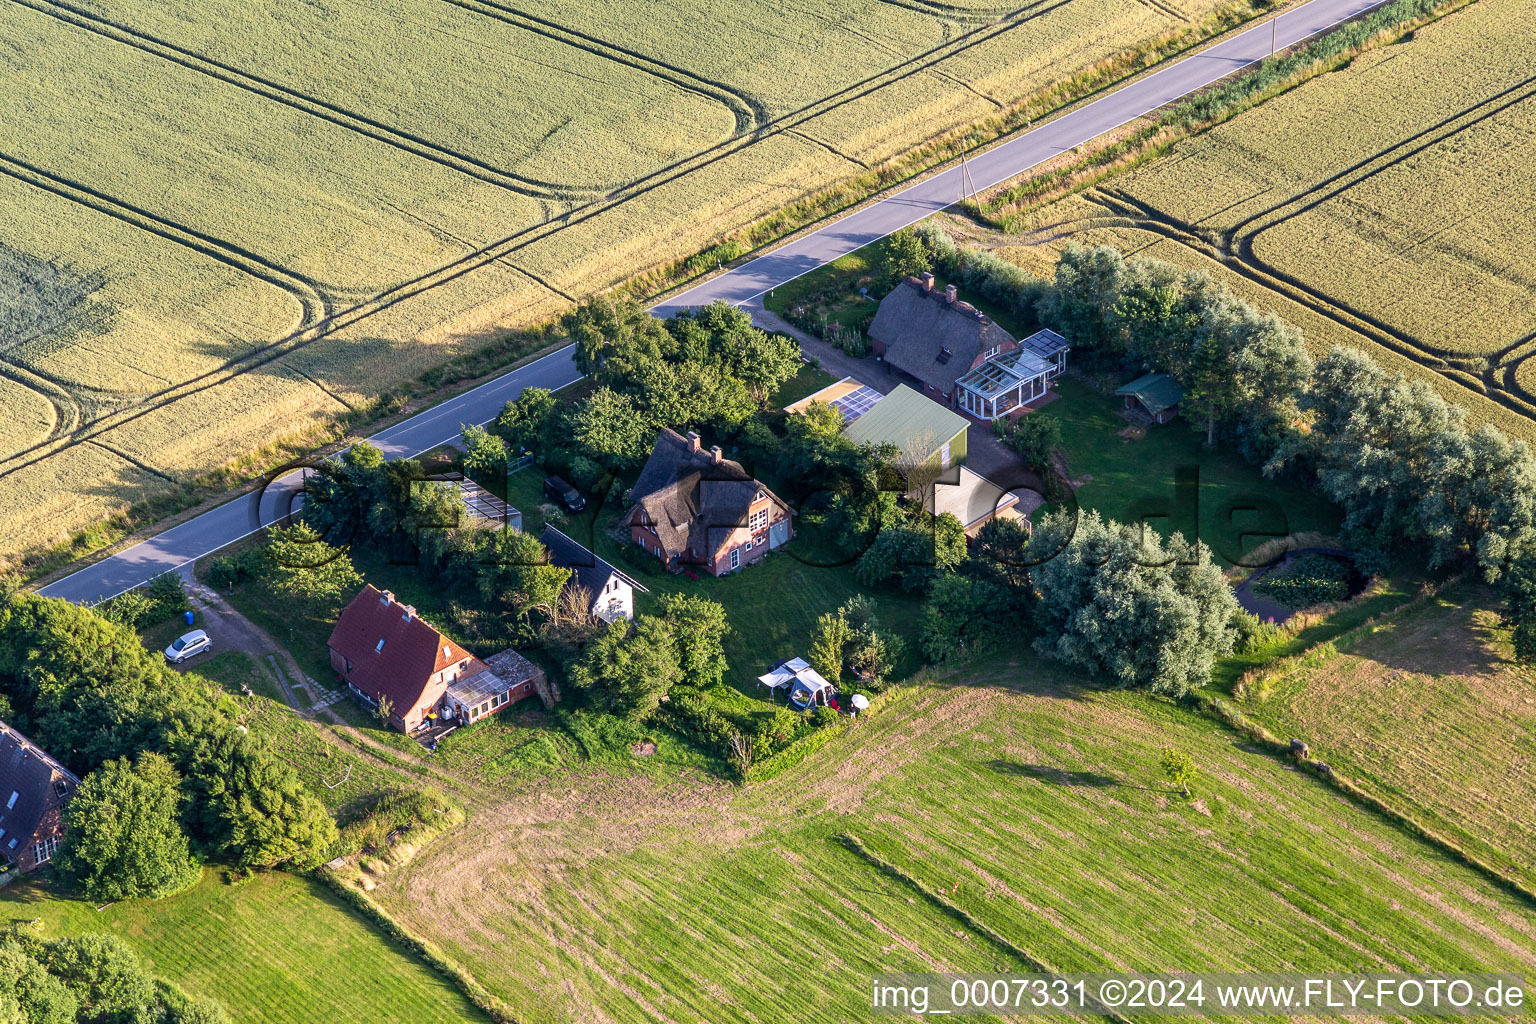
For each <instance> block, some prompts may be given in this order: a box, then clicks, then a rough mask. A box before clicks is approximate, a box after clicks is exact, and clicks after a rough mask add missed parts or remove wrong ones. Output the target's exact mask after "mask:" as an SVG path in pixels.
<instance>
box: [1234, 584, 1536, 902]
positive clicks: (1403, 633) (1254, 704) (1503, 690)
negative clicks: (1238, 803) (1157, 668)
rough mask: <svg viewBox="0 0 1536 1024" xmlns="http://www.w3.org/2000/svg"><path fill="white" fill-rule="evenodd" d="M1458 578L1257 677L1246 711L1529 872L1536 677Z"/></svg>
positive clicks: (1489, 610)
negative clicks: (1515, 659)
mask: <svg viewBox="0 0 1536 1024" xmlns="http://www.w3.org/2000/svg"><path fill="white" fill-rule="evenodd" d="M1497 607H1498V606H1497V602H1496V601H1495V600H1494V599H1493V597H1492V596H1491V595H1489V594H1488V593H1486V592H1484V591H1481V590H1478V589H1476V588H1472V587H1468V586H1459V587H1456V588H1453V589H1449V590H1446V591H1444V592H1443V593H1441V594H1440V595H1439V596H1438V597H1436V598H1433V599H1430V600H1428V601H1425V602H1423V603H1420V604H1417V605H1415V606H1413V607H1411V608H1410V609H1408V610H1406V611H1404V612H1401V613H1399V614H1397V615H1394V616H1391V617H1389V618H1387V619H1385V620H1384V621H1382V622H1380V623H1379V624H1377V625H1375V626H1372V627H1367V628H1366V629H1365V631H1363V632H1356V633H1352V634H1350V636H1349V637H1348V638H1347V639H1346V640H1344V641H1343V642H1341V643H1339V644H1338V645H1337V646H1336V648H1325V649H1323V650H1322V651H1320V652H1319V653H1317V654H1316V655H1313V656H1309V657H1307V658H1305V659H1303V663H1302V664H1299V665H1295V666H1291V667H1288V668H1287V669H1286V670H1284V671H1279V672H1275V673H1273V674H1271V675H1270V676H1269V677H1268V678H1266V679H1264V680H1263V681H1261V682H1258V683H1254V684H1251V685H1250V687H1249V697H1248V699H1247V700H1246V701H1244V702H1242V703H1241V705H1240V706H1241V708H1242V710H1243V712H1244V713H1245V714H1248V715H1250V716H1251V717H1252V718H1253V719H1254V720H1255V721H1258V722H1261V723H1262V724H1264V725H1265V726H1267V727H1268V728H1269V729H1270V730H1271V731H1272V732H1274V733H1276V734H1277V735H1283V736H1285V737H1287V738H1288V737H1292V736H1294V737H1297V738H1300V739H1303V740H1305V741H1306V742H1307V743H1309V744H1310V745H1311V747H1312V756H1314V757H1317V758H1320V759H1322V760H1324V761H1327V762H1328V763H1329V764H1331V765H1333V766H1334V767H1335V768H1336V769H1337V770H1338V771H1339V772H1341V773H1343V774H1344V775H1346V776H1347V777H1349V778H1351V779H1353V780H1355V781H1356V782H1358V783H1360V784H1361V785H1363V786H1365V787H1366V788H1367V789H1369V790H1371V791H1372V792H1374V793H1376V794H1378V795H1380V796H1382V797H1383V798H1384V799H1386V800H1387V801H1388V802H1389V803H1390V804H1392V805H1393V806H1396V807H1398V808H1401V809H1403V810H1405V811H1408V812H1409V813H1410V814H1412V815H1413V816H1414V817H1415V818H1417V819H1419V820H1420V821H1422V822H1424V823H1425V824H1426V825H1428V826H1430V827H1431V828H1433V829H1435V830H1436V831H1438V832H1441V833H1443V834H1446V835H1450V836H1453V837H1455V838H1456V839H1458V840H1459V841H1461V842H1462V843H1465V844H1467V845H1468V846H1469V847H1470V848H1471V849H1473V850H1474V851H1476V852H1477V853H1478V854H1479V855H1481V856H1483V857H1485V858H1486V859H1488V860H1489V861H1490V862H1492V863H1494V864H1496V865H1498V866H1499V867H1500V868H1501V869H1503V870H1507V871H1509V872H1510V873H1511V874H1513V875H1514V876H1516V877H1519V878H1522V879H1524V880H1526V881H1527V882H1529V881H1530V880H1531V879H1532V878H1533V872H1536V869H1533V865H1536V823H1533V821H1532V819H1531V815H1530V813H1529V809H1530V807H1531V806H1532V803H1533V801H1536V677H1533V675H1532V673H1531V671H1530V670H1529V669H1526V668H1522V667H1520V666H1519V665H1516V664H1515V663H1514V662H1513V661H1512V660H1511V658H1510V652H1509V649H1508V643H1507V640H1506V638H1505V635H1504V634H1505V630H1503V629H1502V628H1501V627H1500V625H1499V615H1498V611H1497Z"/></svg>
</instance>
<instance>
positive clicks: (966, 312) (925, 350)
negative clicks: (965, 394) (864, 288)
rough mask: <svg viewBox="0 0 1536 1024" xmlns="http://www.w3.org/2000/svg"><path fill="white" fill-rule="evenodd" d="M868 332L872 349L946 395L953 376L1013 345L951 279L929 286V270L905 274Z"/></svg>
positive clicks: (931, 391) (935, 393)
mask: <svg viewBox="0 0 1536 1024" xmlns="http://www.w3.org/2000/svg"><path fill="white" fill-rule="evenodd" d="M869 338H870V341H871V342H872V343H873V348H874V352H875V354H876V355H878V356H880V357H881V358H883V359H884V360H885V361H886V362H887V363H889V364H890V365H891V366H893V367H895V368H896V369H898V370H900V371H901V372H902V373H905V374H907V375H908V376H910V377H912V378H914V379H915V380H917V381H918V382H919V383H920V384H922V385H923V388H924V393H925V394H927V395H928V396H929V397H938V398H942V399H944V400H946V401H947V400H948V399H949V398H950V396H951V395H952V394H953V393H954V390H955V381H956V380H957V379H958V378H960V377H962V376H964V375H965V374H966V373H967V372H969V371H970V370H971V369H972V368H973V367H975V366H977V365H979V364H981V363H983V362H985V361H986V360H987V359H989V358H991V357H992V356H995V355H997V354H999V353H1000V352H1004V351H1009V350H1012V349H1015V348H1017V347H1018V342H1017V341H1016V340H1015V339H1014V337H1013V335H1011V334H1009V333H1008V332H1007V331H1005V330H1003V329H1002V328H1001V327H999V326H998V325H997V324H996V323H995V322H993V320H992V319H991V318H990V317H988V316H985V315H984V314H983V313H982V312H981V311H980V310H978V309H977V308H976V307H975V306H972V305H971V304H970V303H969V302H962V301H961V300H960V298H959V295H958V294H957V292H956V289H955V286H954V285H950V286H949V287H947V288H945V289H944V290H943V291H942V292H941V291H937V290H935V289H934V286H933V275H932V274H924V275H923V276H922V277H921V278H916V277H909V278H907V279H906V280H905V281H903V282H902V283H901V284H899V285H897V286H896V287H895V288H893V289H892V290H891V293H890V294H889V295H887V296H886V297H885V298H884V299H882V300H881V301H880V308H879V309H878V310H877V311H876V312H875V319H874V321H873V322H872V323H871V324H870V325H869Z"/></svg>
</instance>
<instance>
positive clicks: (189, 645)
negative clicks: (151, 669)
mask: <svg viewBox="0 0 1536 1024" xmlns="http://www.w3.org/2000/svg"><path fill="white" fill-rule="evenodd" d="M211 650H213V641H212V640H210V639H208V634H207V633H204V632H203V631H202V630H200V629H194V630H193V631H192V632H190V633H183V634H182V635H181V636H179V637H177V638H176V639H175V640H172V641H171V646H169V647H167V648H166V649H165V660H166V661H168V662H170V663H171V664H172V665H180V664H181V663H182V662H184V661H186V660H187V659H188V658H190V657H192V655H194V654H204V653H206V652H208V651H211Z"/></svg>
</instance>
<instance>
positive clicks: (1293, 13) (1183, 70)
mask: <svg viewBox="0 0 1536 1024" xmlns="http://www.w3.org/2000/svg"><path fill="white" fill-rule="evenodd" d="M1383 2H1385V0H1309V2H1307V3H1304V4H1302V5H1301V6H1299V7H1297V8H1295V9H1293V10H1290V11H1287V12H1285V13H1284V14H1282V15H1281V16H1280V17H1279V19H1278V22H1277V24H1275V25H1274V26H1273V29H1272V26H1271V24H1270V22H1268V21H1266V22H1264V23H1263V24H1260V25H1257V26H1255V27H1253V28H1251V29H1248V30H1246V31H1244V32H1242V33H1240V34H1238V35H1235V36H1233V37H1231V38H1229V39H1226V40H1223V41H1222V42H1220V43H1217V44H1216V45H1215V46H1212V47H1210V48H1208V49H1206V50H1202V51H1200V52H1198V53H1194V54H1191V55H1190V56H1188V57H1184V58H1182V59H1180V60H1178V61H1176V62H1174V63H1171V64H1169V65H1168V66H1167V67H1165V68H1163V69H1162V70H1160V71H1157V72H1155V73H1153V74H1150V75H1147V76H1146V77H1145V78H1140V79H1138V80H1136V81H1134V82H1131V83H1130V84H1128V85H1126V86H1124V87H1122V88H1120V89H1118V90H1116V91H1114V92H1111V93H1108V94H1107V95H1105V96H1102V97H1100V98H1099V99H1097V100H1095V101H1094V102H1092V103H1088V104H1085V105H1084V106H1082V107H1079V108H1077V109H1076V110H1073V111H1071V112H1070V113H1068V114H1065V115H1063V116H1062V117H1059V118H1057V119H1056V120H1054V121H1049V122H1047V123H1045V124H1042V125H1041V126H1040V127H1038V128H1035V129H1033V130H1031V131H1028V132H1025V133H1023V134H1020V135H1017V136H1015V137H1014V138H1012V139H1010V140H1009V141H1007V142H1005V143H1003V144H1002V145H999V146H995V147H993V148H992V149H990V150H987V151H986V152H984V153H980V154H978V155H977V156H975V157H974V158H972V159H970V161H969V166H970V173H971V178H972V180H973V182H974V183H975V185H976V187H977V188H978V189H985V188H989V187H991V186H993V185H996V184H998V183H1000V182H1004V181H1007V180H1008V179H1010V178H1013V177H1017V176H1018V175H1020V174H1022V173H1023V172H1025V171H1027V170H1029V169H1030V168H1032V167H1036V166H1038V165H1039V164H1042V163H1044V162H1045V161H1047V160H1050V159H1051V158H1053V157H1055V156H1058V155H1060V154H1061V153H1064V152H1067V151H1068V150H1071V149H1073V148H1075V147H1076V146H1079V145H1081V144H1082V143H1084V142H1087V141H1089V140H1090V139H1093V138H1096V137H1098V136H1099V135H1102V134H1103V133H1105V132H1108V131H1111V130H1113V129H1115V128H1117V127H1119V126H1120V125H1122V124H1125V123H1126V122H1128V121H1132V120H1134V119H1136V118H1137V117H1140V116H1142V115H1143V114H1146V113H1148V112H1150V111H1152V110H1156V109H1157V108H1158V107H1161V106H1163V105H1165V104H1167V103H1171V102H1173V101H1174V100H1177V99H1179V98H1180V97H1182V96H1187V95H1189V94H1190V93H1192V92H1195V91H1196V90H1198V89H1200V88H1202V87H1204V86H1206V85H1209V84H1211V83H1212V82H1215V81H1217V80H1219V79H1221V78H1225V77H1226V76H1227V75H1230V74H1232V73H1233V72H1235V71H1237V70H1239V69H1241V68H1243V67H1245V66H1247V65H1249V64H1252V63H1253V62H1255V61H1257V60H1259V59H1261V58H1263V57H1265V56H1267V55H1268V54H1269V52H1270V43H1271V32H1272V31H1273V32H1274V37H1275V39H1276V40H1277V41H1278V45H1279V46H1280V47H1282V48H1284V47H1287V46H1291V45H1293V44H1295V43H1297V42H1300V41H1301V40H1303V39H1306V38H1307V37H1308V36H1312V35H1315V34H1317V33H1318V32H1321V31H1323V30H1325V29H1327V28H1329V27H1331V26H1333V25H1336V24H1338V23H1339V22H1342V21H1347V20H1348V19H1350V18H1353V17H1356V16H1357V15H1359V14H1362V13H1364V12H1365V11H1368V10H1370V9H1371V8H1373V7H1377V6H1379V5H1380V4H1381V3H1383ZM960 194H961V174H960V169H959V168H958V167H954V168H950V169H949V170H946V171H943V172H941V173H938V174H935V175H932V176H930V177H927V178H924V179H922V180H920V181H918V182H916V183H915V184H912V185H909V186H908V187H906V188H904V189H902V190H901V191H899V192H895V193H893V194H891V195H889V196H886V197H885V198H883V199H881V200H879V201H878V202H874V203H871V204H869V205H867V206H865V207H863V208H861V209H859V210H857V211H855V212H853V213H850V214H848V215H847V216H845V217H842V218H839V219H838V220H835V221H833V222H831V223H829V224H827V225H826V226H825V227H822V228H819V229H817V230H816V231H812V232H809V233H807V234H805V235H802V236H800V237H799V238H797V239H795V240H794V241H792V242H790V243H789V244H787V245H784V246H782V247H780V248H778V249H776V250H774V251H773V252H770V253H767V254H765V255H763V256H760V257H758V258H756V259H754V260H751V261H749V262H747V263H744V264H742V265H741V266H739V267H736V268H735V269H733V270H730V271H728V272H726V273H724V274H721V275H719V276H717V277H714V278H711V279H710V280H708V281H705V282H703V283H701V284H699V285H697V286H695V287H693V288H690V289H688V290H687V291H684V292H681V293H679V294H677V295H674V296H672V297H671V298H669V299H667V300H665V301H664V302H662V303H659V304H658V305H656V306H654V307H652V312H653V313H655V314H656V315H657V316H669V315H671V314H672V313H674V312H676V311H677V310H679V309H684V308H687V307H690V306H701V305H706V304H708V303H711V302H716V301H725V302H728V303H731V304H733V305H736V304H741V303H744V302H747V301H749V300H752V299H755V298H757V297H759V296H761V295H763V294H764V293H766V292H768V291H769V290H770V289H773V288H776V287H778V286H779V285H782V284H784V283H785V282H787V281H791V280H793V279H794V278H797V277H799V276H801V275H802V274H806V273H809V272H810V271H812V270H815V269H816V268H817V267H820V266H824V265H825V264H827V263H830V262H831V261H833V260H835V259H837V258H838V257H840V256H845V255H847V254H848V253H850V252H853V251H854V250H855V249H859V248H861V247H863V246H865V245H868V244H869V243H870V242H873V241H876V240H878V239H880V238H883V237H885V236H886V235H889V234H891V233H892V232H894V231H899V230H900V229H901V228H904V227H906V226H907V225H909V224H915V223H916V222H918V221H920V220H922V219H923V218H925V217H928V216H931V215H932V214H934V213H937V212H938V211H940V210H942V209H944V208H945V207H947V206H950V205H952V204H953V203H955V202H956V201H957V200H958V199H959V198H960ZM571 356H572V349H571V348H569V347H567V348H564V349H561V350H559V351H557V352H553V353H550V354H549V355H546V356H543V357H542V358H540V359H536V360H534V361H533V362H531V363H528V364H526V365H524V366H520V367H518V368H517V369H515V370H512V371H511V372H509V373H507V374H504V375H503V376H501V377H497V378H496V379H494V380H491V381H487V382H486V383H484V384H482V385H480V386H479V387H476V388H474V389H472V390H470V391H466V392H465V393H464V394H462V395H457V396H455V397H453V398H450V399H448V400H447V401H445V402H442V403H440V404H438V405H436V406H433V407H432V408H431V409H428V410H426V411H424V412H421V413H419V414H417V415H415V416H412V417H411V418H409V419H406V420H403V421H402V422H400V423H398V424H396V425H395V426H393V427H390V428H388V429H387V430H384V431H381V432H380V433H378V434H375V435H374V436H372V437H370V438H368V441H369V442H370V443H371V444H374V445H376V446H377V447H379V448H381V449H382V450H383V451H384V453H385V455H386V456H388V457H390V458H404V457H409V456H412V455H417V454H420V453H421V452H424V451H428V450H430V449H432V448H435V447H437V446H438V445H441V444H442V443H443V442H445V441H448V440H450V439H453V438H455V437H457V436H458V434H459V425H460V424H462V423H485V422H487V421H489V420H491V419H493V418H494V417H495V416H496V414H497V413H498V412H500V411H501V407H502V406H503V405H504V404H505V403H506V402H508V401H511V400H512V399H515V398H516V397H517V396H518V395H519V394H521V393H522V391H523V389H524V388H527V387H541V388H549V389H551V390H554V389H556V388H560V387H564V386H566V385H567V384H571V383H573V382H575V381H576V380H579V379H580V377H581V374H580V373H579V372H578V371H577V369H576V367H575V364H574V363H573V362H572V358H571ZM302 482H303V480H302V473H301V471H295V472H293V473H289V474H287V475H284V476H282V477H280V478H279V479H277V480H276V481H274V482H273V483H272V484H271V485H269V486H268V487H266V488H265V489H262V490H257V491H253V492H251V493H248V494H244V495H241V496H240V497H238V498H236V499H234V500H232V501H230V502H228V503H227V504H224V505H220V506H219V507H217V508H215V509H212V510H210V511H208V512H205V513H202V514H201V515H199V516H196V517H195V518H192V519H189V520H187V521H186V522H184V523H180V524H178V525H176V526H173V527H171V528H170V529H168V530H166V531H165V532H163V533H160V534H158V535H156V536H154V537H151V538H150V539H148V540H145V541H142V542H140V543H138V544H135V545H133V546H131V547H129V548H126V549H125V550H123V551H121V552H118V553H117V554H115V555H112V556H110V557H108V558H105V559H102V560H101V561H99V562H97V563H95V564H93V565H90V566H87V567H86V568H84V569H81V570H79V571H77V572H75V573H73V574H71V575H69V576H65V577H63V578H62V579H59V580H56V581H54V582H53V583H50V584H48V585H47V586H46V587H43V588H41V589H40V590H39V591H38V592H39V593H40V594H42V595H43V596H45V597H63V598H67V599H69V600H71V601H76V602H93V601H99V600H103V599H105V598H108V597H113V596H115V595H117V594H120V593H122V592H123V591H125V590H129V589H132V588H133V587H136V586H139V585H140V584H142V583H144V582H145V581H147V580H148V579H150V578H151V577H153V576H156V575H158V574H159V573H162V572H166V571H168V570H172V569H176V568H179V567H181V566H184V565H186V564H187V563H189V562H192V561H195V560H196V559H198V558H201V557H202V556H204V555H206V554H209V553H210V552H213V551H217V550H218V549H219V548H221V547H223V546H225V545H226V544H230V543H232V542H234V541H236V540H239V539H240V538H242V537H245V536H248V535H249V534H251V533H253V532H255V531H256V530H257V529H260V528H261V527H262V526H263V525H266V524H268V523H270V522H272V521H274V519H276V518H279V517H280V516H282V515H283V514H285V513H286V512H287V511H288V510H289V506H290V504H291V502H292V501H293V499H294V497H295V496H296V495H297V494H298V492H299V489H300V487H301V485H302Z"/></svg>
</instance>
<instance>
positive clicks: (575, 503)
mask: <svg viewBox="0 0 1536 1024" xmlns="http://www.w3.org/2000/svg"><path fill="white" fill-rule="evenodd" d="M544 497H546V498H548V499H550V500H551V501H557V502H559V503H560V507H561V508H563V509H565V510H566V511H567V512H580V511H581V510H582V509H584V508H586V507H587V499H586V498H583V497H582V496H581V492H580V491H578V490H577V489H576V488H574V487H572V486H571V485H570V484H568V483H566V482H565V481H564V480H561V479H560V478H559V477H557V476H547V477H545V478H544Z"/></svg>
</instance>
